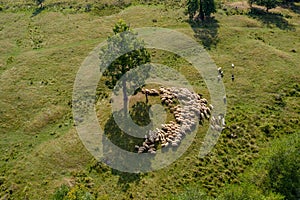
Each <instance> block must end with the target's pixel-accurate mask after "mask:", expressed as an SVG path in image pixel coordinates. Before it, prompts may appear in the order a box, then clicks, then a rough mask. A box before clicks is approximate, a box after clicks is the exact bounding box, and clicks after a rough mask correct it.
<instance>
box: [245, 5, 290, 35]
mask: <svg viewBox="0 0 300 200" xmlns="http://www.w3.org/2000/svg"><path fill="white" fill-rule="evenodd" d="M248 15H249V16H250V17H252V18H253V19H256V20H259V21H261V22H262V23H263V24H265V25H266V26H267V27H272V26H276V27H278V28H280V29H281V30H290V31H293V30H295V27H294V26H293V25H291V24H289V22H288V21H287V20H286V19H284V16H283V15H282V14H281V13H272V12H266V11H265V10H263V9H260V8H255V7H253V8H252V9H251V11H250V12H249V13H248Z"/></svg>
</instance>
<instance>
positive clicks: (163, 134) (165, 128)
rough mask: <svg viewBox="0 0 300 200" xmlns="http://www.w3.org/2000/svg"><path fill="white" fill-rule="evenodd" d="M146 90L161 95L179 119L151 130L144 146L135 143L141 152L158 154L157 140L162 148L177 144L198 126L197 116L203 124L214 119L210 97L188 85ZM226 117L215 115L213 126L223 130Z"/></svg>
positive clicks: (151, 93) (164, 102) (144, 90)
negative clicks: (177, 102)
mask: <svg viewBox="0 0 300 200" xmlns="http://www.w3.org/2000/svg"><path fill="white" fill-rule="evenodd" d="M220 70H221V69H220ZM221 72H222V70H221ZM142 92H143V93H145V94H148V95H150V96H151V95H152V96H158V95H159V96H160V99H161V102H162V104H165V105H166V106H167V107H169V109H170V112H171V113H173V115H174V118H175V120H176V121H175V122H174V121H170V122H169V123H168V124H161V128H156V130H154V131H149V133H148V135H145V140H144V142H143V145H142V146H138V145H136V146H135V148H136V149H138V153H143V152H148V153H151V154H155V153H156V149H155V144H157V143H161V147H167V146H169V145H171V146H172V147H177V146H178V145H179V144H180V142H181V140H182V139H183V138H184V136H185V135H186V134H188V133H191V132H192V130H194V127H195V125H196V121H195V117H196V116H197V118H199V123H201V121H203V120H205V119H209V118H210V115H211V111H212V110H213V106H212V105H211V104H208V101H207V99H205V98H202V96H203V95H202V94H197V93H194V92H191V91H189V90H188V89H187V88H174V87H172V88H164V87H160V88H159V90H155V89H150V90H149V89H144V88H143V89H142ZM176 100H179V102H180V104H181V105H175V102H176ZM222 120H223V118H220V119H219V118H218V119H216V118H215V117H213V118H212V119H211V125H213V128H214V129H218V130H219V129H222V127H223V125H224V124H225V121H222ZM217 121H219V122H217ZM215 125H216V126H215Z"/></svg>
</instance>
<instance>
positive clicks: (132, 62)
mask: <svg viewBox="0 0 300 200" xmlns="http://www.w3.org/2000/svg"><path fill="white" fill-rule="evenodd" d="M113 32H114V36H113V37H109V38H108V41H107V46H106V47H104V48H102V50H101V52H100V60H101V63H100V70H101V71H103V70H102V69H103V66H108V67H107V68H106V70H105V71H104V72H103V75H104V76H105V77H107V78H108V81H107V82H106V84H107V85H108V86H109V87H110V88H111V89H112V88H113V87H115V86H116V87H122V90H123V102H124V113H125V114H127V105H128V96H127V86H128V85H130V84H131V85H134V84H135V85H139V86H140V85H142V82H143V81H145V79H146V77H147V72H148V71H147V69H146V66H144V67H145V70H143V73H142V74H141V73H140V74H137V72H133V73H134V75H133V74H130V75H128V76H126V75H125V74H126V73H127V72H128V71H130V70H132V69H134V68H136V67H138V66H141V65H143V64H146V63H149V62H150V54H149V53H148V51H147V50H146V49H145V48H144V46H145V45H144V42H143V41H141V40H139V39H138V38H137V34H136V33H134V32H133V31H132V30H131V29H130V27H129V26H128V25H127V24H126V23H125V22H124V21H122V20H120V21H119V22H118V23H116V24H115V27H114V28H113ZM132 71H134V70H132ZM121 78H122V79H121ZM120 79H121V80H122V81H121V82H122V83H121V84H122V85H121V86H118V85H117V83H118V81H119V80H120Z"/></svg>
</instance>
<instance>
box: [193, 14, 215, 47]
mask: <svg viewBox="0 0 300 200" xmlns="http://www.w3.org/2000/svg"><path fill="white" fill-rule="evenodd" d="M189 24H190V26H191V27H192V29H193V31H194V33H195V35H194V36H195V38H197V39H198V40H200V41H201V42H202V45H203V46H204V47H205V48H206V49H211V47H212V46H216V45H217V43H218V42H219V38H218V28H219V22H218V20H216V19H215V18H213V17H212V18H207V19H205V20H204V21H189Z"/></svg>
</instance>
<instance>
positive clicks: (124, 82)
mask: <svg viewBox="0 0 300 200" xmlns="http://www.w3.org/2000/svg"><path fill="white" fill-rule="evenodd" d="M122 86H123V103H124V114H125V116H126V115H127V105H128V96H127V88H126V78H123V80H122Z"/></svg>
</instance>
